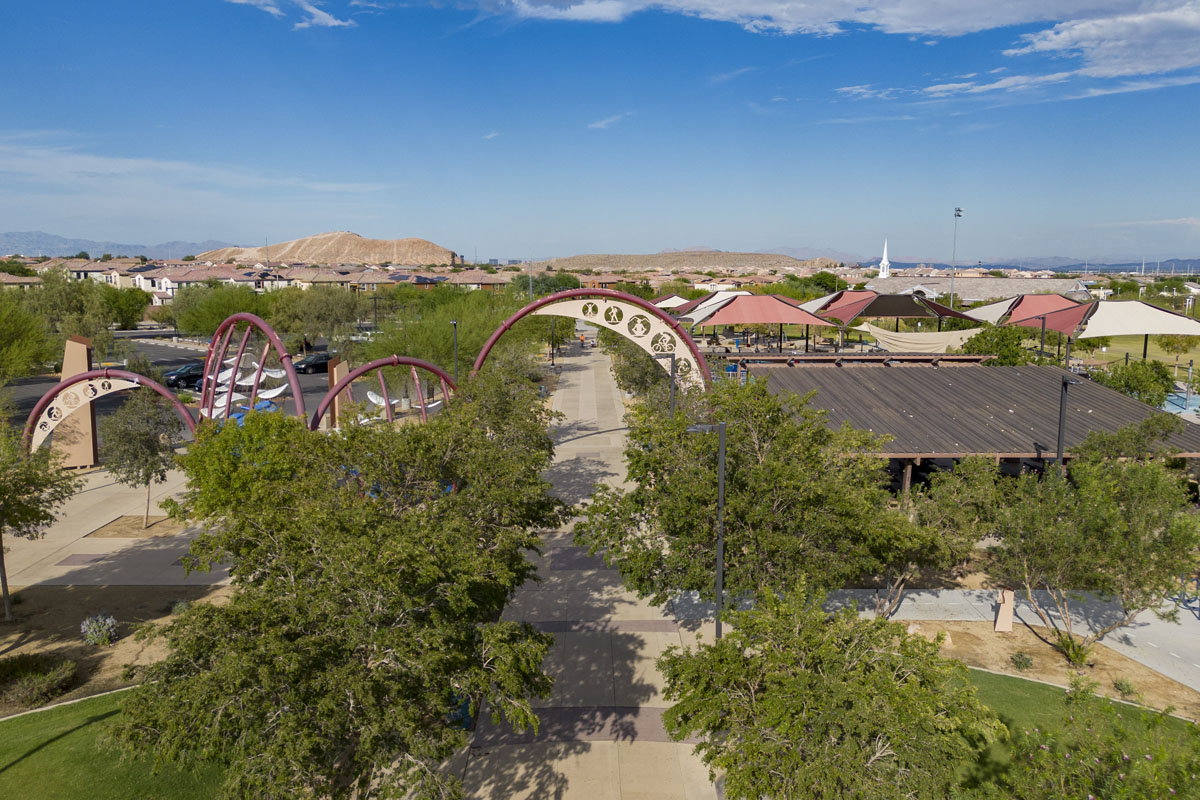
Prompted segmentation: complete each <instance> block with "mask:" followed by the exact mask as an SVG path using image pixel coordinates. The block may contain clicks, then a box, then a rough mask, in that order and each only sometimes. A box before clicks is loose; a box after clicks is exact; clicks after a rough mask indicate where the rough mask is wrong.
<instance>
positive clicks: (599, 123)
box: [588, 111, 633, 130]
mask: <svg viewBox="0 0 1200 800" xmlns="http://www.w3.org/2000/svg"><path fill="white" fill-rule="evenodd" d="M632 116H633V112H632V111H624V112H622V113H620V114H613V115H612V116H611V117H605V118H604V119H598V120H596V121H595V122H589V123H588V127H589V128H594V129H596V130H604V129H605V128H611V127H612V126H613V125H616V124H617V123H618V122H620V121H621V120H623V119H625V118H626V117H632Z"/></svg>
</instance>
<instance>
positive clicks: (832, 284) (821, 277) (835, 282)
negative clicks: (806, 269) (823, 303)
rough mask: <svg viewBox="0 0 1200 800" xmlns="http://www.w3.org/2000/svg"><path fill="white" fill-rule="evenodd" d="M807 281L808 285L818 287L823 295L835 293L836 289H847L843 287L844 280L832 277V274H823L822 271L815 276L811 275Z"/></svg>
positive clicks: (835, 276)
mask: <svg viewBox="0 0 1200 800" xmlns="http://www.w3.org/2000/svg"><path fill="white" fill-rule="evenodd" d="M808 281H809V283H812V284H814V285H816V286H818V287H820V289H821V291H823V292H824V293H825V294H831V293H833V292H836V291H837V290H838V289H845V288H847V287H846V286H845V285H843V284H845V283H846V282H845V281H844V280H842V279H841V278H839V277H838V276H837V275H834V274H833V273H832V272H825V271H824V270H822V271H821V272H818V273H817V274H816V275H813V276H812V277H811V278H809V279H808Z"/></svg>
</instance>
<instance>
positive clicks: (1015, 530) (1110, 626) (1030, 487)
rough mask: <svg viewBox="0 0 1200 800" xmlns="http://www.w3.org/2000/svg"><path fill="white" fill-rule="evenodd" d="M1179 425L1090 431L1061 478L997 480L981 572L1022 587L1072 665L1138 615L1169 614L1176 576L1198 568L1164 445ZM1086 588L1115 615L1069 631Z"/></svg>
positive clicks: (1190, 519) (1194, 532) (1194, 536)
mask: <svg viewBox="0 0 1200 800" xmlns="http://www.w3.org/2000/svg"><path fill="white" fill-rule="evenodd" d="M1182 425H1183V423H1182V422H1180V421H1179V420H1178V419H1176V418H1174V417H1171V416H1169V415H1166V414H1159V415H1155V416H1154V417H1151V418H1149V419H1147V420H1146V421H1145V422H1143V423H1142V424H1141V425H1138V426H1130V427H1128V428H1124V429H1122V430H1121V431H1118V432H1117V433H1115V434H1105V433H1098V432H1097V433H1092V434H1091V435H1090V436H1089V437H1088V438H1087V439H1086V440H1085V442H1084V443H1083V444H1082V445H1081V446H1080V447H1079V448H1078V449H1077V451H1076V453H1075V456H1076V457H1075V458H1074V459H1073V460H1072V461H1071V462H1070V466H1069V468H1068V470H1067V472H1066V474H1065V475H1064V474H1063V473H1062V472H1060V471H1059V470H1057V469H1052V470H1049V471H1047V473H1046V474H1045V475H1041V476H1039V475H1036V474H1026V475H1022V476H1020V477H1017V478H1013V479H1004V480H1002V481H1000V482H999V483H998V486H999V487H1000V491H1001V504H1000V511H999V514H998V515H997V524H996V529H995V535H996V536H997V538H999V540H1000V544H999V546H998V547H996V548H994V549H993V556H994V557H993V558H992V559H991V561H990V562H989V565H988V571H989V574H990V575H991V576H992V577H993V578H994V579H995V580H996V581H997V582H998V583H1000V584H1002V585H1006V586H1013V587H1018V588H1021V589H1023V590H1024V593H1025V598H1026V600H1028V601H1029V603H1030V605H1031V606H1032V607H1033V609H1034V611H1035V612H1036V613H1037V615H1038V618H1039V619H1040V620H1041V622H1042V624H1043V625H1044V626H1045V627H1046V629H1047V630H1049V631H1052V633H1053V636H1054V637H1055V640H1056V642H1057V644H1058V646H1059V648H1060V649H1061V650H1062V651H1063V653H1064V654H1065V655H1067V657H1068V658H1069V659H1071V660H1073V661H1082V660H1083V659H1084V658H1086V655H1087V651H1088V648H1090V647H1091V645H1092V644H1093V643H1094V642H1096V641H1097V640H1099V639H1101V638H1103V637H1104V636H1105V635H1106V634H1108V633H1110V632H1111V631H1113V630H1116V629H1117V628H1120V627H1123V626H1126V625H1130V624H1132V623H1133V622H1134V621H1135V620H1136V619H1137V617H1138V615H1139V614H1141V613H1142V612H1144V611H1147V610H1154V611H1155V612H1156V613H1158V614H1159V615H1160V616H1162V617H1163V618H1166V619H1173V618H1175V616H1176V614H1177V609H1174V610H1172V611H1170V612H1163V611H1160V610H1161V609H1163V608H1164V607H1167V606H1172V607H1173V604H1171V603H1170V598H1171V597H1174V596H1175V595H1177V594H1179V593H1180V592H1181V590H1182V588H1183V587H1182V584H1181V576H1187V575H1194V574H1196V572H1197V571H1198V570H1200V550H1198V548H1200V517H1198V516H1197V512H1196V509H1195V507H1194V506H1193V504H1192V502H1191V499H1190V496H1189V492H1188V485H1187V476H1186V475H1184V474H1183V473H1181V472H1180V471H1178V470H1176V469H1174V468H1173V467H1172V465H1171V463H1170V451H1169V449H1168V447H1167V446H1166V445H1165V443H1164V442H1165V440H1166V438H1167V437H1168V436H1169V435H1170V434H1172V433H1174V432H1177V431H1178V430H1179V429H1180V427H1182ZM1085 592H1086V593H1091V594H1092V595H1094V596H1096V597H1098V598H1100V599H1102V600H1111V601H1114V603H1115V604H1116V606H1117V608H1118V610H1119V613H1117V614H1115V615H1111V616H1110V618H1108V619H1106V620H1104V621H1102V622H1097V623H1095V624H1094V625H1092V626H1091V627H1090V628H1089V629H1087V630H1085V631H1079V630H1077V627H1076V622H1075V619H1074V618H1073V617H1072V615H1071V609H1072V606H1073V605H1074V603H1075V602H1076V600H1078V599H1081V593H1085ZM1044 597H1046V598H1049V599H1048V600H1046V599H1043V598H1044ZM1051 608H1053V609H1054V611H1055V612H1057V613H1055V614H1052V613H1051V612H1050V609H1051Z"/></svg>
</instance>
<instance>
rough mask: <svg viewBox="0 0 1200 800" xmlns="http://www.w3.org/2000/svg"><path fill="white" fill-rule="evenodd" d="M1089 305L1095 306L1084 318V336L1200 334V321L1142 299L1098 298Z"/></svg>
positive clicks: (1092, 337)
mask: <svg viewBox="0 0 1200 800" xmlns="http://www.w3.org/2000/svg"><path fill="white" fill-rule="evenodd" d="M1088 305H1091V306H1093V307H1094V309H1095V310H1093V311H1092V313H1091V314H1090V315H1089V316H1088V317H1087V318H1086V319H1085V320H1084V323H1085V327H1084V330H1083V333H1081V334H1079V337H1078V338H1080V339H1094V338H1096V337H1098V336H1129V335H1130V334H1142V335H1143V336H1149V335H1159V334H1178V335H1181V336H1200V322H1197V321H1196V320H1194V319H1192V318H1191V317H1185V316H1184V315H1183V314H1177V313H1176V312H1174V311H1168V310H1167V309H1165V308H1159V307H1158V306H1152V305H1150V304H1149V303H1144V302H1142V301H1141V300H1097V301H1096V302H1094V303H1089V304H1088Z"/></svg>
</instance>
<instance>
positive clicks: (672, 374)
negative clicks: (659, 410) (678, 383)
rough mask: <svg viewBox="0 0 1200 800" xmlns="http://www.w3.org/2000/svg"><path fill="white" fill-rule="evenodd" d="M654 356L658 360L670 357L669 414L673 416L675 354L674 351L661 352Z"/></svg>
mask: <svg viewBox="0 0 1200 800" xmlns="http://www.w3.org/2000/svg"><path fill="white" fill-rule="evenodd" d="M654 358H655V360H658V359H660V358H669V359H671V416H672V417H674V416H675V354H674V353H662V354H661V355H657V356H654Z"/></svg>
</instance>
